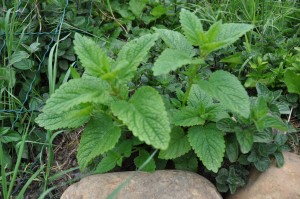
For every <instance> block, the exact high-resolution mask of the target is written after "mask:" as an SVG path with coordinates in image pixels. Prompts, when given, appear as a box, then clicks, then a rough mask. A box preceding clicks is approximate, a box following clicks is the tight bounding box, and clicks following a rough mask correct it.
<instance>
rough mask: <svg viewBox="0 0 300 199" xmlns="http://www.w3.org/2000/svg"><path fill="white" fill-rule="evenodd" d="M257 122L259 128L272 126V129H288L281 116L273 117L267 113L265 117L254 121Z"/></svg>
mask: <svg viewBox="0 0 300 199" xmlns="http://www.w3.org/2000/svg"><path fill="white" fill-rule="evenodd" d="M257 123H258V124H259V125H258V126H260V127H261V128H260V130H262V129H264V128H270V127H271V128H274V129H278V130H280V131H287V130H288V126H287V124H285V123H284V122H283V121H282V120H281V118H278V117H275V116H270V115H267V116H266V117H264V118H262V119H261V120H260V121H258V122H256V123H255V124H257Z"/></svg>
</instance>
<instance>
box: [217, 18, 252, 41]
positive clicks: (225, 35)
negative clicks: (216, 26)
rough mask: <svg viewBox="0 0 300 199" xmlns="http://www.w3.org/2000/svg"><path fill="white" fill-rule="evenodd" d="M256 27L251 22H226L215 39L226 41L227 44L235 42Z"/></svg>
mask: <svg viewBox="0 0 300 199" xmlns="http://www.w3.org/2000/svg"><path fill="white" fill-rule="evenodd" d="M253 28H254V26H253V25H251V24H243V23H225V24H222V26H221V28H220V31H219V34H218V35H217V36H216V39H215V41H226V45H230V44H232V43H234V42H235V41H236V40H238V39H239V37H241V36H243V35H244V34H246V32H248V31H250V30H252V29H253Z"/></svg>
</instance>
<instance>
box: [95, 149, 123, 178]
mask: <svg viewBox="0 0 300 199" xmlns="http://www.w3.org/2000/svg"><path fill="white" fill-rule="evenodd" d="M120 158H121V156H120V155H119V154H118V153H116V152H114V151H109V152H108V153H107V154H106V156H104V157H103V158H102V160H101V161H100V163H99V164H98V165H97V167H96V172H97V173H105V172H108V171H110V170H112V169H113V168H115V167H116V165H117V162H118V161H119V159H120Z"/></svg>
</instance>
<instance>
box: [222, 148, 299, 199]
mask: <svg viewBox="0 0 300 199" xmlns="http://www.w3.org/2000/svg"><path fill="white" fill-rule="evenodd" d="M284 158H285V164H284V166H283V167H282V168H277V167H275V166H272V167H270V168H269V169H268V170H267V171H266V172H264V173H260V172H258V171H256V170H255V171H252V172H251V174H250V179H249V182H248V184H247V185H246V186H245V187H244V188H242V189H241V190H239V191H238V192H236V193H235V194H233V195H232V196H230V197H228V199H298V198H300V156H298V155H296V154H293V153H288V152H286V153H284Z"/></svg>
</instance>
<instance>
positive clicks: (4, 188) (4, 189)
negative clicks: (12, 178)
mask: <svg viewBox="0 0 300 199" xmlns="http://www.w3.org/2000/svg"><path fill="white" fill-rule="evenodd" d="M0 161H1V176H2V194H3V195H2V196H3V198H4V199H6V198H7V182H6V173H5V162H4V153H3V148H2V143H1V142H0Z"/></svg>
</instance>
